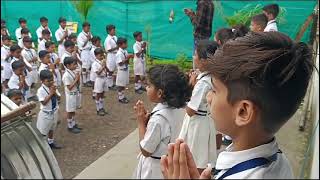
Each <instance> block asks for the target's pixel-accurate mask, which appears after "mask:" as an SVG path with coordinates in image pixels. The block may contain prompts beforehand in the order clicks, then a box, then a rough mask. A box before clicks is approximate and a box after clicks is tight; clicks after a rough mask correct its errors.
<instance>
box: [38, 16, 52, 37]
mask: <svg viewBox="0 0 320 180" xmlns="http://www.w3.org/2000/svg"><path fill="white" fill-rule="evenodd" d="M43 30H48V31H49V38H51V37H52V33H51V30H50V28H49V26H48V18H46V17H41V18H40V27H39V28H38V29H37V31H36V34H37V36H38V43H40V42H41V40H42V39H43V36H42V35H43V33H42V32H43Z"/></svg>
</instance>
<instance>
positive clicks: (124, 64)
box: [116, 37, 133, 104]
mask: <svg viewBox="0 0 320 180" xmlns="http://www.w3.org/2000/svg"><path fill="white" fill-rule="evenodd" d="M117 46H118V47H119V50H118V52H117V54H116V58H117V61H116V63H117V68H118V69H117V79H116V85H117V86H118V100H119V102H120V103H123V104H127V103H129V100H128V99H127V98H126V97H125V95H124V90H125V87H126V86H127V85H128V84H129V67H128V65H129V59H130V58H132V57H133V55H132V54H128V52H127V50H126V49H127V47H128V44H127V39H126V38H122V37H120V38H119V39H118V41H117Z"/></svg>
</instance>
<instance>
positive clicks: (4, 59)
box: [1, 36, 12, 94]
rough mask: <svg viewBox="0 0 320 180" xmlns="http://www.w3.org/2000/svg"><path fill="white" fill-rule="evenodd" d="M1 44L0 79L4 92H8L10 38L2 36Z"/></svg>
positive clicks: (10, 73) (10, 72)
mask: <svg viewBox="0 0 320 180" xmlns="http://www.w3.org/2000/svg"><path fill="white" fill-rule="evenodd" d="M2 40H3V42H2V46H1V68H2V69H1V80H2V83H3V88H4V94H7V92H8V81H9V79H10V77H11V75H12V71H11V67H10V65H11V58H10V46H11V38H10V37H9V36H3V37H2Z"/></svg>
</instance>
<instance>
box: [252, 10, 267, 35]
mask: <svg viewBox="0 0 320 180" xmlns="http://www.w3.org/2000/svg"><path fill="white" fill-rule="evenodd" d="M267 23H268V18H267V16H266V15H264V14H257V15H255V16H253V17H252V18H251V24H250V30H251V31H252V32H263V31H264V29H265V28H266V26H267Z"/></svg>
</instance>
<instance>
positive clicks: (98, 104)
mask: <svg viewBox="0 0 320 180" xmlns="http://www.w3.org/2000/svg"><path fill="white" fill-rule="evenodd" d="M96 108H97V111H99V110H100V101H99V99H98V100H97V99H96Z"/></svg>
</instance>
